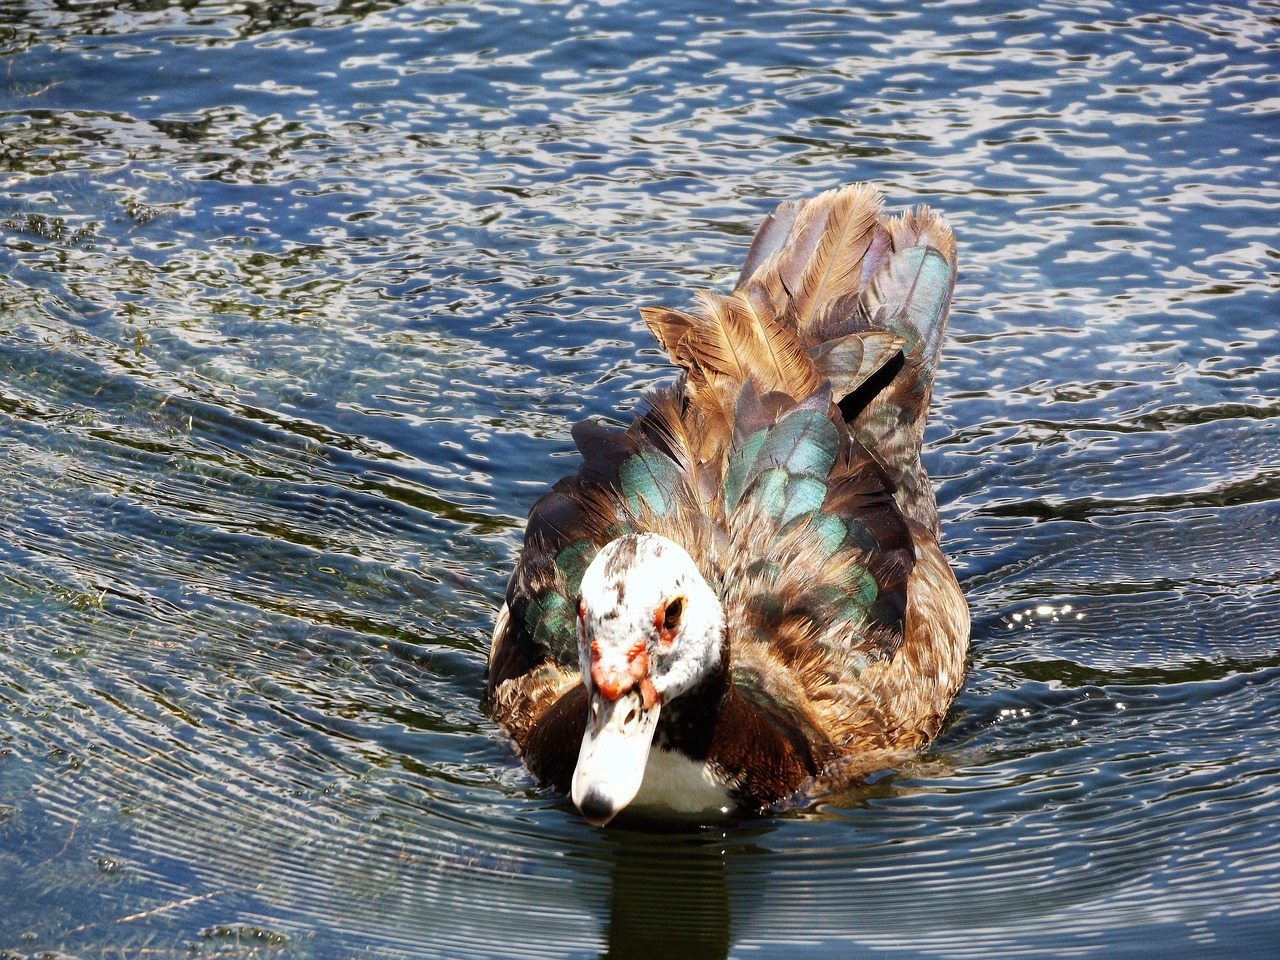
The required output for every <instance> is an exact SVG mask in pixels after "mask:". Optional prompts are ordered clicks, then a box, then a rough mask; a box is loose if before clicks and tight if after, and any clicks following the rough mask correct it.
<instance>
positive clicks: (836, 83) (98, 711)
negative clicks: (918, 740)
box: [0, 0, 1280, 958]
mask: <svg viewBox="0 0 1280 960" xmlns="http://www.w3.org/2000/svg"><path fill="white" fill-rule="evenodd" d="M1278 48H1280V20H1278V18H1277V11H1276V9H1275V6H1274V4H1270V3H1267V2H1262V0H1257V2H1252V3H1244V4H1239V5H1237V6H1236V7H1233V8H1231V9H1227V8H1225V7H1223V8H1220V7H1214V6H1208V5H1202V4H1197V3H1161V4H1157V5H1154V6H1153V5H1151V4H1127V5H1126V4H1124V3H1105V4H1049V5H1043V4H1042V5H1039V6H1037V7H1029V8H1028V9H1025V10H1017V9H1014V8H1008V9H1003V10H996V9H989V8H987V7H975V6H974V5H972V4H966V3H941V4H934V5H930V6H924V7H919V8H915V7H912V8H906V7H900V6H898V5H896V4H888V3H884V4H881V3H874V4H869V5H867V6H865V7H864V8H859V9H857V10H848V11H843V10H839V9H835V8H822V9H806V8H803V7H796V6H777V5H768V4H765V5H739V6H729V7H726V6H725V5H723V4H719V5H714V4H703V5H695V6H693V7H685V8H682V9H680V10H678V11H677V10H670V9H667V8H665V7H663V6H661V5H655V4H643V3H641V4H626V5H606V4H590V3H586V4H558V3H542V4H536V5H533V4H524V3H519V2H516V3H511V4H506V5H501V6H485V5H479V6H475V5H471V6H465V7H464V6H456V5H454V6H451V5H448V4H438V3H416V4H415V3H410V4H407V5H391V4H378V3H361V4H346V3H318V4H307V5H298V4H270V5H252V4H251V5H247V6H243V7H234V6H225V7H223V6H209V5H195V6H192V5H185V6H173V5H163V4H162V5H155V4H124V5H121V4H119V3H110V4H108V3H78V4H75V5H71V6H68V5H66V4H63V5H45V6H41V5H39V4H36V5H32V4H12V3H10V4H0V50H2V51H3V54H4V58H5V67H4V70H3V71H0V162H2V163H3V166H2V167H0V186H2V188H3V189H2V190H0V471H3V476H4V478H5V483H4V484H3V485H0V530H2V531H3V533H2V535H0V904H4V907H5V909H4V910H2V911H0V953H4V954H5V955H6V956H16V957H29V956H36V955H40V956H51V955H55V953H58V952H61V953H60V954H59V955H74V956H79V957H91V956H103V955H116V954H121V953H123V954H130V955H156V956H193V955H194V956H241V955H254V956H258V955H269V956H278V957H293V956H297V957H335V958H337V957H350V956H382V957H404V956H438V957H450V958H461V957H492V956H512V957H515V956H530V957H547V956H571V957H599V956H609V957H628V956H638V955H641V954H644V955H654V954H655V953H658V954H671V955H678V956H690V957H724V956H745V955H748V954H752V955H757V954H758V955H764V956H779V955H785V956H788V957H801V956H814V957H845V956H849V955H851V954H854V953H860V952H876V953H881V954H896V955H904V956H920V955H927V956H940V957H967V956H983V957H985V956H990V955H992V954H993V953H999V954H1001V955H1004V956H1015V955H1020V954H1021V955H1038V956H1043V955H1046V954H1055V953H1056V954H1062V953H1066V952H1093V953H1099V954H1101V953H1105V954H1106V955H1108V956H1146V955H1152V954H1158V955H1164V954H1167V953H1174V952H1176V953H1177V955H1179V956H1197V955H1200V956H1220V955H1223V954H1234V955H1239V956H1257V955H1259V953H1258V951H1259V949H1260V948H1259V944H1266V943H1270V942H1272V941H1273V940H1274V939H1275V936H1276V934H1277V932H1278V931H1280V913H1278V912H1277V907H1276V905H1277V904H1278V903H1280V890H1278V889H1277V885H1276V881H1275V877H1276V875H1277V873H1278V872H1280V870H1278V867H1280V847H1278V846H1277V842H1276V839H1275V837H1276V836H1277V828H1280V806H1278V800H1277V796H1278V794H1280V789H1278V787H1280V768H1278V766H1277V763H1276V761H1275V757H1274V755H1275V750H1274V745H1275V743H1276V742H1277V739H1278V737H1280V697H1278V696H1277V695H1276V694H1275V693H1274V692H1273V691H1274V690H1275V689H1276V687H1277V680H1278V679H1280V677H1278V676H1277V674H1278V672H1280V654H1277V650H1278V649H1280V628H1277V626H1276V624H1277V623H1280V616H1277V611H1278V609H1280V564H1278V562H1277V558H1278V557H1280V510H1278V509H1277V503H1278V502H1280V488H1278V487H1277V477H1278V476H1280V434H1278V432H1277V412H1278V407H1277V399H1276V398H1277V397H1278V396H1280V369H1278V366H1277V360H1276V357H1277V349H1276V345H1277V339H1276V338H1277V330H1276V329H1275V324H1274V323H1273V322H1272V320H1271V318H1272V317H1274V315H1275V314H1276V289H1277V287H1278V286H1280V283H1278V280H1280V266H1278V264H1280V252H1277V250H1278V249H1280V243H1278V242H1277V229H1276V224H1277V223H1280V184H1278V183H1277V178H1276V176H1275V169H1276V162H1275V158H1276V156H1277V154H1280V148H1278V140H1280V135H1278V134H1277V130H1278V129H1280V128H1277V125H1276V122H1275V121H1276V113H1277V109H1278V105H1277V101H1276V98H1275V96H1274V90H1273V87H1274V79H1275V76H1274V75H1275V72H1276V71H1275V63H1276V50H1277V49H1278ZM858 179H868V180H874V181H876V182H877V183H878V184H879V185H880V186H881V188H882V189H883V190H884V192H885V193H886V194H887V195H888V197H889V199H890V204H891V205H892V206H894V207H895V208H899V209H900V208H903V207H906V206H909V205H911V204H914V203H917V202H929V203H932V204H934V205H936V206H938V207H939V208H940V209H941V210H943V212H944V213H945V214H946V216H947V218H948V219H949V221H950V222H951V223H952V224H953V226H954V227H955V228H956V232H957V234H958V236H959V238H960V241H961V279H960V285H959V287H958V290H957V298H956V308H955V313H954V316H953V321H952V326H951V338H950V341H949V343H948V347H947V353H946V357H945V360H944V367H943V370H942V375H941V385H940V389H939V411H938V416H937V417H936V419H935V421H934V422H933V424H932V425H931V428H930V430H929V434H928V443H929V454H928V467H929V470H930V474H931V475H932V476H933V477H935V478H936V479H937V481H938V483H939V487H940V496H939V500H940V503H941V504H942V505H943V511H944V532H945V534H946V537H947V549H948V552H949V553H950V555H951V556H953V557H954V558H955V562H956V566H957V568H958V571H959V573H960V575H961V578H962V582H963V584H964V587H965V589H966V592H967V594H968V596H969V600H970V605H971V607H972V608H973V611H974V615H975V621H974V651H973V663H972V670H971V674H970V678H969V682H968V685H967V687H966V689H965V691H964V693H963V694H962V695H961V697H960V699H959V700H958V701H957V703H956V706H955V709H954V711H953V715H952V717H951V718H950V722H949V725H948V727H947V729H946V730H945V732H944V734H943V736H942V737H941V739H940V741H939V743H938V744H937V746H936V748H935V749H934V750H933V751H931V753H930V754H929V755H928V756H927V757H924V758H921V759H920V761H919V762H918V763H917V764H915V765H913V766H912V767H910V768H908V769H904V770H901V771H898V773H897V774H896V775H895V776H893V777H890V778H888V779H886V780H884V781H881V782H879V783H877V784H874V785H871V786H869V787H866V788H864V789H861V790H859V791H856V792H855V793H853V794H851V795H849V796H845V797H839V798H834V799H832V800H831V801H829V802H826V803H823V804H821V805H819V806H817V807H815V808H811V809H807V810H797V811H788V812H786V813H783V814H780V815H778V816H776V817H774V818H771V819H768V820H763V821H758V822H748V823H743V824H729V825H723V824H721V825H718V826H715V827H707V828H706V829H703V830H681V831H674V832H671V831H668V832H663V831H654V830H634V829H609V830H606V831H595V830H592V829H590V828H588V827H586V826H585V825H584V824H582V823H581V821H580V820H579V819H578V818H577V817H576V816H575V815H573V813H572V811H571V810H570V809H569V808H568V806H567V805H566V804H564V803H563V802H562V801H560V800H558V799H557V798H555V797H550V796H544V795H541V794H539V793H538V792H537V791H536V790H535V789H534V788H533V786H532V784H531V783H530V782H529V781H528V779H527V778H526V776H525V775H524V773H523V771H522V770H521V768H520V765H519V764H518V762H517V761H516V760H515V758H514V757H513V756H512V755H511V752H510V750H509V748H508V747H507V746H506V745H505V744H504V743H503V742H502V741H501V739H500V738H499V737H498V734H497V731H496V730H495V729H494V728H493V726H492V725H491V724H490V723H489V722H488V721H487V720H486V719H485V717H484V713H483V710H482V704H481V703H480V695H481V691H482V689H483V674H484V655H485V650H486V647H487V641H488V632H489V628H490V624H491V618H492V616H493V612H494V607H495V604H496V601H497V598H498V597H499V596H500V594H501V591H502V587H503V583H504V578H505V574H506V571H507V570H508V569H509V567H510V563H511V560H512V556H513V553H514V550H515V546H516V544H517V542H518V539H519V532H520V523H521V522H522V518H523V517H524V516H525V514H526V512H527V510H528V507H529V505H530V504H531V503H532V501H533V499H534V498H535V497H536V496H537V495H538V494H539V493H540V492H541V491H542V490H543V489H545V487H546V485H547V484H548V483H549V482H551V481H552V480H554V479H555V478H556V477H558V476H559V475H561V474H562V473H564V472H567V471H568V470H569V469H570V468H571V466H572V462H573V461H572V459H571V449H572V448H571V444H570V442H569V439H568V426H569V424H570V423H571V422H572V421H574V420H576V419H578V418H580V417H582V416H584V415H592V416H601V417H606V418H615V419H625V418H626V417H627V416H628V411H630V410H631V409H632V408H633V407H634V406H635V404H636V403H637V400H638V397H639V394H640V391H642V390H643V389H644V388H645V387H646V386H648V385H649V384H651V383H652V382H654V381H655V380H660V379H662V378H664V377H667V376H669V372H668V368H667V366H666V363H665V359H664V358H663V357H662V356H661V355H660V353H659V351H658V350H657V348H656V346H655V345H654V344H652V343H651V342H650V339H649V337H648V335H647V333H646V332H645V331H644V330H643V328H642V325H641V324H640V323H639V319H638V315H637V311H636V308H637V306H639V305H641V304H645V303H655V302H664V303H668V304H672V305H680V304H683V303H686V302H688V295H689V294H688V291H689V290H690V289H691V288H696V287H698V286H701V285H705V284H707V283H718V282H722V281H730V280H731V279H732V276H733V272H734V267H735V266H736V265H737V264H738V263H740V262H741V257H742V255H743V251H744V250H745V247H746V245H747V242H748V240H749V237H750V233H751V230H752V229H753V227H754V225H755V223H756V222H757V221H758V219H759V217H760V216H761V215H762V214H763V212H764V211H766V210H767V209H769V208H771V207H772V205H773V203H774V202H776V200H777V199H780V198H782V197H785V196H793V195H809V194H813V193H816V192H818V191H819V190H821V189H824V188H827V187H830V186H834V185H836V184H838V183H842V182H847V181H852V180H858Z"/></svg>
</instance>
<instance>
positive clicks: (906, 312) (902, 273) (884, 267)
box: [641, 184, 956, 529]
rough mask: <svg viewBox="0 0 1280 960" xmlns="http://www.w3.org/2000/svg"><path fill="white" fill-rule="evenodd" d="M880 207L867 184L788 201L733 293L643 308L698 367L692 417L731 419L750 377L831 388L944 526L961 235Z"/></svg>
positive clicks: (791, 392) (893, 471)
mask: <svg viewBox="0 0 1280 960" xmlns="http://www.w3.org/2000/svg"><path fill="white" fill-rule="evenodd" d="M881 204H882V199H881V196H880V194H879V192H878V191H876V190H875V189H874V188H873V187H871V186H868V185H866V184H855V185H852V186H848V187H844V188H841V189H839V190H829V191H827V192H826V193H823V194H820V195H818V196H817V197H814V198H812V199H810V200H800V201H797V200H789V201H786V202H784V203H781V204H779V205H778V206H777V208H776V209H775V210H774V211H773V212H772V213H771V214H770V215H769V216H768V217H766V218H765V221H764V223H763V224H761V226H760V229H759V230H758V231H757V232H756V235H755V238H754V239H753V241H752V243H751V248H750V250H749V251H748V253H747V257H746V262H745V263H744V265H743V268H742V272H741V273H740V274H739V276H738V282H737V285H736V286H735V288H734V290H733V292H732V293H730V294H728V295H727V296H722V295H717V294H709V293H706V294H701V295H699V300H698V308H697V309H695V310H694V311H692V312H689V313H684V312H681V311H678V310H670V309H667V308H661V307H649V308H645V309H643V310H642V311H641V314H642V316H643V317H644V320H645V322H646V323H647V324H648V326H649V328H650V330H652V331H653V334H654V336H655V337H656V338H657V339H658V342H659V343H660V344H661V345H662V347H663V348H664V349H665V350H666V351H667V353H668V354H669V355H670V357H671V359H672V360H673V361H674V362H675V363H677V364H679V365H680V366H681V367H683V368H684V369H685V371H686V374H685V381H684V391H685V396H686V397H687V398H688V403H689V407H690V409H689V410H688V411H687V412H686V413H685V414H683V415H684V416H687V417H690V418H691V420H699V421H701V422H703V423H704V424H705V425H710V424H712V423H714V424H716V425H717V426H719V425H723V424H726V423H727V424H730V425H732V424H733V422H734V417H735V416H736V411H738V410H739V409H740V408H739V402H738V401H739V399H740V397H741V396H742V395H743V391H744V388H746V387H747V386H748V384H750V386H751V392H752V393H753V395H758V396H760V397H768V396H771V395H775V394H776V395H780V396H785V397H788V398H790V400H791V401H794V402H799V401H801V400H803V399H804V398H806V397H809V396H811V395H812V394H813V393H814V391H815V390H817V389H819V388H821V386H822V384H823V383H824V382H825V383H826V384H827V385H828V386H829V389H830V399H831V401H832V403H834V404H835V405H837V406H838V408H839V410H840V414H841V415H842V416H843V417H844V419H845V421H846V422H847V423H848V424H849V425H850V428H851V429H852V431H853V434H854V436H855V437H856V438H857V439H858V440H859V441H860V442H861V443H862V445H863V446H865V447H866V448H867V449H868V450H870V451H871V452H872V454H873V456H875V457H876V459H877V460H878V461H879V462H880V464H881V466H882V467H883V468H884V469H885V471H886V473H887V474H888V477H889V479H890V481H891V482H892V483H893V484H894V485H895V486H897V487H898V489H899V491H900V492H899V495H898V498H899V500H900V502H901V504H902V506H903V509H904V510H906V512H907V514H908V516H911V517H912V518H913V519H916V520H918V521H919V522H921V523H923V524H925V525H926V526H928V527H930V528H933V529H936V526H937V517H936V510H935V508H934V503H933V498H932V492H931V488H930V486H929V483H928V480H927V478H925V476H924V471H923V468H922V467H921V465H920V446H921V441H922V438H923V435H924V421H925V417H926V415H927V413H928V408H929V401H930V397H931V394H932V390H933V379H934V370H935V367H936V365H937V361H938V355H939V352H940V350H941V346H942V339H943V333H944V331H945V329H946V323H947V313H948V310H949V308H950V304H951V290H952V287H953V286H954V283H955V273H956V267H955V264H956V246H955V239H954V237H953V236H952V234H951V230H950V229H949V228H948V227H947V226H946V224H945V223H943V221H942V220H941V219H940V218H939V217H938V216H936V215H935V214H934V213H932V212H931V211H930V210H929V209H928V208H926V207H917V208H916V209H915V210H913V211H910V212H908V213H905V214H902V215H900V216H896V217H886V216H884V215H882V213H881ZM748 406H750V405H748ZM721 436H723V434H721ZM725 450H727V448H725V447H723V445H717V446H716V449H714V450H713V449H709V448H707V446H706V444H704V445H703V448H702V449H700V450H698V451H697V452H695V453H694V454H693V461H694V462H700V463H703V464H710V463H711V462H713V461H711V460H708V459H704V458H707V457H715V456H716V455H717V454H721V453H724V452H725ZM705 492H706V491H705V490H704V495H705Z"/></svg>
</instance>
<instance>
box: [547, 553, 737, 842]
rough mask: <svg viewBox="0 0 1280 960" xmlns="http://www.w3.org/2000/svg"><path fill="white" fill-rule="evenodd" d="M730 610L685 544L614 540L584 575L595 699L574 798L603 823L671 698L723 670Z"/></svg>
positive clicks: (582, 617) (586, 652) (637, 780)
mask: <svg viewBox="0 0 1280 960" xmlns="http://www.w3.org/2000/svg"><path fill="white" fill-rule="evenodd" d="M723 646H724V612H723V610H722V608H721V606H720V600H719V598H718V597H717V596H716V595H715V593H714V592H713V591H712V589H711V587H710V586H708V585H707V582H706V581H705V580H704V579H703V578H702V575H701V574H700V573H699V572H698V568H697V565H696V564H695V563H694V562H693V558H692V557H690V556H689V554H688V553H687V552H686V551H685V549H684V548H683V547H681V546H680V545H679V544H677V543H675V542H674V541H671V540H668V539H667V538H666V537H661V536H658V535H657V534H652V533H640V534H629V535H627V536H625V537H620V538H619V539H617V540H614V541H612V542H611V543H609V544H607V545H606V546H605V547H604V548H603V549H602V550H601V551H600V553H599V554H597V555H596V558H595V560H594V561H592V563H591V565H590V566H589V567H588V568H587V571H586V573H585V574H584V575H583V577H582V587H581V595H580V598H579V601H578V656H579V659H580V661H581V665H582V682H583V684H584V685H585V686H586V689H587V694H588V698H589V704H590V705H589V707H588V710H589V713H588V716H587V727H586V732H585V733H584V734H583V737H582V749H581V751H580V752H579V754H578V764H577V767H576V768H575V769H574V773H573V785H572V791H571V793H572V796H573V802H574V804H575V805H576V806H577V808H578V809H579V810H580V811H581V812H582V815H583V817H585V818H586V819H587V820H588V821H589V822H591V823H593V824H595V825H596V826H603V825H604V824H606V823H608V822H609V821H610V820H611V819H613V817H614V816H615V815H616V814H617V813H618V811H620V810H621V809H622V808H623V807H625V806H626V805H627V804H628V803H630V802H631V800H632V799H633V798H634V797H635V795H636V793H637V791H639V789H640V784H641V782H642V781H643V779H644V771H645V765H646V764H647V762H648V759H649V750H650V747H651V746H652V743H653V735H654V732H655V731H656V730H657V726H658V716H659V714H660V713H661V710H662V707H663V704H666V703H669V702H670V701H671V700H673V699H674V698H676V697H678V696H680V695H681V694H682V693H684V692H686V691H688V690H690V689H692V688H693V687H695V686H697V685H698V684H699V683H700V682H701V681H702V680H704V679H705V678H707V677H708V676H710V675H711V674H712V673H714V672H715V671H717V670H719V669H721V656H722V651H723Z"/></svg>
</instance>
